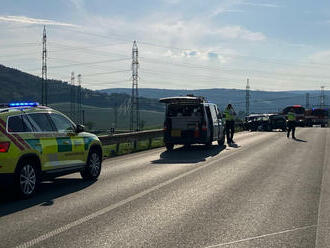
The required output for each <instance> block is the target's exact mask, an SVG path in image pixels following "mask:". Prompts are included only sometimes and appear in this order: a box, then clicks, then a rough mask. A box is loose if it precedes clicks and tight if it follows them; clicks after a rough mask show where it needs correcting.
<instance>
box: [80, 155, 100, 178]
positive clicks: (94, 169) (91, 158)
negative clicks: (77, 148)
mask: <svg viewBox="0 0 330 248" xmlns="http://www.w3.org/2000/svg"><path fill="white" fill-rule="evenodd" d="M101 167H102V157H101V154H100V153H99V152H98V151H97V150H92V151H91V152H90V154H89V155H88V159H87V164H86V167H85V169H83V170H82V171H80V175H81V177H82V178H83V179H85V180H96V179H97V178H98V177H99V175H100V173H101Z"/></svg>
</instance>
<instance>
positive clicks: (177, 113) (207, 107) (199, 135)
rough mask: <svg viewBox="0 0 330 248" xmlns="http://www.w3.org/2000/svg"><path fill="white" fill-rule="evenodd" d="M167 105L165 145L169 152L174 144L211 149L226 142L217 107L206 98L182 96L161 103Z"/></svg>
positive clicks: (169, 98) (163, 99)
mask: <svg viewBox="0 0 330 248" xmlns="http://www.w3.org/2000/svg"><path fill="white" fill-rule="evenodd" d="M160 102H162V103H165V104H166V113H165V121H164V142H165V146H166V148H167V150H172V149H173V147H174V145H175V144H184V145H190V144H205V145H211V144H212V142H213V141H217V142H218V144H219V145H221V146H222V145H223V144H224V142H225V134H224V129H225V127H224V121H223V120H222V115H221V113H220V111H219V109H218V107H217V105H216V104H213V103H209V102H207V100H206V99H205V98H203V97H197V96H179V97H168V98H162V99H160Z"/></svg>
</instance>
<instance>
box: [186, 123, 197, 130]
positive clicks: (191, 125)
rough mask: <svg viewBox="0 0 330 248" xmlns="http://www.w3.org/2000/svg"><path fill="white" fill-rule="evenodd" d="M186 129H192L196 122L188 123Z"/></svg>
mask: <svg viewBox="0 0 330 248" xmlns="http://www.w3.org/2000/svg"><path fill="white" fill-rule="evenodd" d="M187 126H188V129H194V128H195V127H196V124H188V125H187Z"/></svg>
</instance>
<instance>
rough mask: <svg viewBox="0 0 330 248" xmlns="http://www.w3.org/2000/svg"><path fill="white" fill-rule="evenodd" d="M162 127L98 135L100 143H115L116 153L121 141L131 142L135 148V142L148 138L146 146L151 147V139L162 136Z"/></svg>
mask: <svg viewBox="0 0 330 248" xmlns="http://www.w3.org/2000/svg"><path fill="white" fill-rule="evenodd" d="M163 133H164V131H163V129H155V130H147V131H139V132H131V133H120V134H114V135H104V136H99V139H100V141H101V142H102V145H116V153H118V152H119V146H120V144H122V143H133V148H134V150H136V148H137V142H139V141H144V140H148V148H151V145H152V140H153V139H155V138H162V137H163Z"/></svg>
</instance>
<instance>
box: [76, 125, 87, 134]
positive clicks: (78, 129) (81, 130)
mask: <svg viewBox="0 0 330 248" xmlns="http://www.w3.org/2000/svg"><path fill="white" fill-rule="evenodd" d="M84 131H85V126H84V125H80V124H78V125H77V127H76V133H82V132H84Z"/></svg>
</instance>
